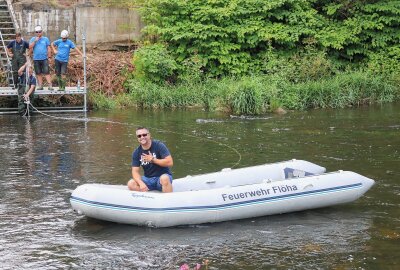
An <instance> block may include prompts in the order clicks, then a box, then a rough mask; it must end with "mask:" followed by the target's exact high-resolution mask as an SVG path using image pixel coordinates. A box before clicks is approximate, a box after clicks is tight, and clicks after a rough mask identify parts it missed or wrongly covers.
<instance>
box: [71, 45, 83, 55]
mask: <svg viewBox="0 0 400 270" xmlns="http://www.w3.org/2000/svg"><path fill="white" fill-rule="evenodd" d="M73 50H75V51H77V52H78V53H79V54H80V55H81V57H83V53H82V52H81V50H79V49H78V47H75V48H74V49H73Z"/></svg>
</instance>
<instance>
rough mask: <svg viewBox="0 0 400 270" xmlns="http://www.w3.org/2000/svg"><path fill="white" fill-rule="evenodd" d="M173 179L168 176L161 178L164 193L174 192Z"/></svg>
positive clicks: (164, 175)
mask: <svg viewBox="0 0 400 270" xmlns="http://www.w3.org/2000/svg"><path fill="white" fill-rule="evenodd" d="M171 182H172V179H171V178H170V176H169V175H168V174H163V175H161V176H160V184H161V186H162V192H172V183H171Z"/></svg>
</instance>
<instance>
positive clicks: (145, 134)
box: [136, 133, 149, 138]
mask: <svg viewBox="0 0 400 270" xmlns="http://www.w3.org/2000/svg"><path fill="white" fill-rule="evenodd" d="M147 134H149V133H143V134H138V135H136V137H138V138H141V137H147Z"/></svg>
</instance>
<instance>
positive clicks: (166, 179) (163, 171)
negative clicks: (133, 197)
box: [128, 127, 174, 192]
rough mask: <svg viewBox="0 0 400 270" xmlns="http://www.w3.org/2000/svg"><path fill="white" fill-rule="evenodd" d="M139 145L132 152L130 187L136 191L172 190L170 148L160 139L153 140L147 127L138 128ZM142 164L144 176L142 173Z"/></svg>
mask: <svg viewBox="0 0 400 270" xmlns="http://www.w3.org/2000/svg"><path fill="white" fill-rule="evenodd" d="M136 137H137V138H138V141H139V144H140V145H139V146H138V147H137V148H136V149H135V151H134V152H133V154H132V179H131V180H129V181H128V188H129V189H130V190H134V191H149V190H159V191H162V192H172V173H171V170H170V167H172V165H173V163H174V162H173V159H172V156H171V154H170V152H169V150H168V148H167V147H166V146H165V145H164V144H163V143H162V142H160V141H158V140H152V138H151V134H150V132H149V130H148V129H147V128H145V127H139V128H137V129H136ZM140 166H142V168H143V171H144V176H141V175H140Z"/></svg>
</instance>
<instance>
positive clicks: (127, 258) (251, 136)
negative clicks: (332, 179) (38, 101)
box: [0, 104, 400, 269]
mask: <svg viewBox="0 0 400 270" xmlns="http://www.w3.org/2000/svg"><path fill="white" fill-rule="evenodd" d="M57 116H60V117H63V118H64V119H57V118H52V117H47V116H43V115H39V116H34V117H31V118H30V119H29V120H28V119H24V118H21V117H19V116H10V115H7V116H0V126H1V132H0V148H1V150H0V217H1V219H0V269H178V268H179V266H180V265H182V264H183V263H188V264H189V265H190V266H192V267H193V266H194V265H195V264H196V263H201V262H203V261H204V260H208V261H209V263H208V269H399V267H400V258H399V256H398V255H399V254H400V136H399V135H400V104H389V105H384V106H371V107H362V108H357V109H343V110H311V111H306V112H290V113H288V114H285V115H275V114H271V115H265V116H262V117H232V116H229V115H226V114H223V113H208V112H203V111H188V110H186V111H167V112H165V111H163V112H161V111H156V112H154V111H136V110H132V111H112V112H104V111H102V112H90V113H89V114H88V115H87V117H88V119H89V121H82V120H83V116H82V115H80V114H62V115H57ZM66 118H75V119H66ZM140 125H145V126H148V127H150V130H151V132H152V135H153V137H154V138H156V139H160V140H162V141H164V142H165V143H166V144H167V146H168V147H169V149H170V150H171V152H172V155H173V157H174V163H175V164H174V167H173V173H174V176H175V178H179V177H183V176H186V175H188V174H190V175H194V174H199V173H206V172H212V171H216V170H221V169H222V168H227V167H236V168H238V167H245V166H251V165H257V164H263V163H270V162H277V161H282V160H289V159H292V158H296V159H304V160H308V161H311V162H314V163H317V164H320V165H322V166H324V167H326V168H327V169H328V171H335V170H339V169H343V170H352V171H355V172H357V173H360V174H362V175H364V176H367V177H370V178H372V179H375V180H376V185H375V186H373V187H372V189H371V190H370V191H368V192H367V193H366V195H364V196H363V197H362V198H360V199H359V200H357V201H355V202H353V203H350V204H345V205H339V206H335V207H329V208H323V209H316V210H309V211H303V212H297V213H290V214H283V215H275V216H268V217H260V218H253V219H246V220H237V221H231V222H223V223H217V224H205V225H198V226H181V227H175V228H163V229H154V228H145V227H137V226H130V225H121V224H115V223H111V222H104V221H98V220H94V219H88V218H85V217H83V216H80V215H78V214H77V213H75V212H73V211H72V210H71V207H70V204H69V196H70V194H71V192H72V191H73V190H74V189H75V188H76V187H77V186H78V185H80V184H84V183H104V184H125V183H126V181H127V180H128V179H129V177H130V157H131V152H132V150H133V149H134V147H136V144H137V140H136V138H135V127H137V126H140ZM202 269H205V267H203V268H202Z"/></svg>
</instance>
